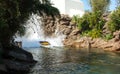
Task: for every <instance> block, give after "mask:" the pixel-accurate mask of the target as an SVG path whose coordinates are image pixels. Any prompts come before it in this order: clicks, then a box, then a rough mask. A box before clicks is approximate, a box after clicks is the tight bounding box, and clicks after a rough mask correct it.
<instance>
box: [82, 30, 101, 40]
mask: <svg viewBox="0 0 120 74" xmlns="http://www.w3.org/2000/svg"><path fill="white" fill-rule="evenodd" d="M101 33H102V31H101V30H98V29H92V30H90V31H85V32H83V36H89V37H92V38H98V37H101V36H102V34H101Z"/></svg>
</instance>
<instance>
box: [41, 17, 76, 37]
mask: <svg viewBox="0 0 120 74" xmlns="http://www.w3.org/2000/svg"><path fill="white" fill-rule="evenodd" d="M71 20H72V19H71V18H70V17H69V16H68V15H61V17H60V18H56V20H54V19H52V18H51V17H49V16H48V17H46V18H44V21H43V23H44V26H43V28H44V34H45V35H47V36H54V34H55V33H57V32H59V33H61V34H64V35H66V37H68V36H70V35H71V36H72V35H73V34H71V32H73V31H75V30H76V24H75V23H74V22H72V21H71Z"/></svg>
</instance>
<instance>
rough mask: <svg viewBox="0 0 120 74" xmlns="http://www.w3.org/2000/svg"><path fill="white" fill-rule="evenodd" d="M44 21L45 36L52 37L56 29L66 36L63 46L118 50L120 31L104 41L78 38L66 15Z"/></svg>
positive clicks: (73, 25) (77, 33) (77, 32)
mask: <svg viewBox="0 0 120 74" xmlns="http://www.w3.org/2000/svg"><path fill="white" fill-rule="evenodd" d="M44 20H45V21H44V24H45V26H44V29H45V34H46V35H50V36H54V34H55V31H56V29H57V31H58V32H59V33H62V34H64V35H66V38H65V39H64V40H63V44H64V45H65V46H69V47H75V48H101V49H104V50H108V51H119V50H120V31H116V32H114V33H113V35H114V38H113V39H111V40H109V41H105V40H104V39H101V38H96V39H92V38H90V37H80V33H81V31H80V30H79V29H78V28H77V25H76V23H75V22H72V21H71V18H70V17H69V16H68V15H61V18H56V20H53V19H52V18H50V17H47V18H46V19H44ZM106 33H107V32H105V34H106ZM108 33H109V32H108Z"/></svg>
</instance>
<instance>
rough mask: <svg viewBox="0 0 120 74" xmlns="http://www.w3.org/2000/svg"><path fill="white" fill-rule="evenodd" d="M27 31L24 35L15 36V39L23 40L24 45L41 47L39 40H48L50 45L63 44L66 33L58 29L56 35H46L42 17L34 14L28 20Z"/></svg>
mask: <svg viewBox="0 0 120 74" xmlns="http://www.w3.org/2000/svg"><path fill="white" fill-rule="evenodd" d="M25 27H26V33H25V35H24V36H22V37H19V36H17V38H15V41H22V47H40V46H41V45H40V43H39V41H48V42H49V43H50V44H51V45H50V46H63V44H62V40H63V39H64V37H65V36H64V35H62V34H60V33H59V32H58V31H57V30H58V29H56V32H55V35H56V36H55V37H51V38H50V37H46V36H44V32H43V27H42V22H41V17H39V16H38V15H35V14H33V15H32V16H31V17H30V19H29V20H28V21H27V22H26V25H25Z"/></svg>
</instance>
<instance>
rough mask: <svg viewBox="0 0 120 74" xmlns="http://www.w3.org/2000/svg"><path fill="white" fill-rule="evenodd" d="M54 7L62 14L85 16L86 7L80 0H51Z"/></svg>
mask: <svg viewBox="0 0 120 74" xmlns="http://www.w3.org/2000/svg"><path fill="white" fill-rule="evenodd" d="M51 2H52V3H53V4H54V5H53V6H54V7H57V8H58V9H59V11H60V13H61V14H68V15H70V16H73V15H79V16H82V15H83V14H84V5H83V2H82V1H80V0H51Z"/></svg>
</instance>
